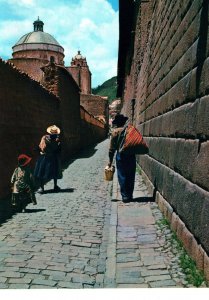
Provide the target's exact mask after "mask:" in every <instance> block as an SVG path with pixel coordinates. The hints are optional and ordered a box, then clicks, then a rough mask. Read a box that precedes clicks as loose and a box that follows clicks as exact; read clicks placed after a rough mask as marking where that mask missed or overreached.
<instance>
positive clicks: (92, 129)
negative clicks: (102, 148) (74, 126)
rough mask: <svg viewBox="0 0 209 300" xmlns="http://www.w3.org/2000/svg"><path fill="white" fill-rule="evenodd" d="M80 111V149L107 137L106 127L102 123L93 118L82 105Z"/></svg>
mask: <svg viewBox="0 0 209 300" xmlns="http://www.w3.org/2000/svg"><path fill="white" fill-rule="evenodd" d="M80 113H81V131H80V132H81V135H80V149H85V148H86V147H87V146H90V145H92V144H96V143H98V142H100V141H102V140H104V139H105V138H106V137H107V128H106V126H105V124H104V123H102V122H100V121H99V120H97V119H95V118H94V116H93V115H92V114H90V113H89V112H88V111H87V110H86V109H85V108H84V107H83V106H81V107H80Z"/></svg>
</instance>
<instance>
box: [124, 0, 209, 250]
mask: <svg viewBox="0 0 209 300" xmlns="http://www.w3.org/2000/svg"><path fill="white" fill-rule="evenodd" d="M136 5H138V6H139V7H138V9H137V15H136V22H135V24H132V26H134V28H132V31H135V39H134V43H133V55H132V57H131V59H129V60H128V58H127V61H126V65H128V64H129V65H130V68H129V70H128V71H126V74H125V77H124V83H125V84H124V90H123V110H122V112H123V113H125V114H127V115H129V116H131V113H133V119H134V123H135V125H136V126H137V127H138V128H139V129H140V131H141V132H142V133H143V135H144V136H145V137H146V141H147V142H148V144H149V148H150V153H149V155H145V156H141V157H140V158H139V163H140V165H141V166H142V168H143V170H144V172H145V173H146V175H147V176H148V178H149V180H150V181H151V182H152V184H153V185H154V188H155V191H157V193H159V194H160V195H161V196H162V197H163V198H164V199H165V200H166V201H168V203H169V204H170V205H171V207H172V209H173V211H174V212H175V213H176V214H177V215H178V216H179V217H180V219H181V220H182V221H183V222H184V224H185V225H186V227H187V228H188V230H189V231H190V232H191V233H192V234H193V235H194V237H195V238H196V240H197V241H198V243H200V244H201V245H202V247H203V249H204V250H205V251H206V252H207V254H209V117H208V116H209V80H208V78H209V30H208V5H209V2H208V1H207V0H205V1H204V0H192V1H191V0H179V1H167V0H161V1H136ZM145 8H146V9H145ZM135 11H136V10H135ZM122 22H123V21H122ZM124 26H125V25H124ZM121 28H123V25H121ZM124 28H125V27H124ZM132 98H134V99H135V106H134V107H132V109H131V101H130V100H131V99H132Z"/></svg>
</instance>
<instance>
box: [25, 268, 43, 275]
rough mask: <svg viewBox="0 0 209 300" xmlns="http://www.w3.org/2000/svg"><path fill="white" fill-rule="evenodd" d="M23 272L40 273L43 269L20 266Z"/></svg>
mask: <svg viewBox="0 0 209 300" xmlns="http://www.w3.org/2000/svg"><path fill="white" fill-rule="evenodd" d="M20 272H21V273H29V274H39V273H40V272H41V270H39V269H33V268H20Z"/></svg>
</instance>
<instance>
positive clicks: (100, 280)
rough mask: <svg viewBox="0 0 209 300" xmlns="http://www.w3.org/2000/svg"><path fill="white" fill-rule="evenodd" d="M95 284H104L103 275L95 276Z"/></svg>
mask: <svg viewBox="0 0 209 300" xmlns="http://www.w3.org/2000/svg"><path fill="white" fill-rule="evenodd" d="M96 283H99V284H101V283H102V284H103V283H104V274H97V275H96Z"/></svg>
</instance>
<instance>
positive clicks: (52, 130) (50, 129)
mask: <svg viewBox="0 0 209 300" xmlns="http://www.w3.org/2000/svg"><path fill="white" fill-rule="evenodd" d="M46 131H47V132H48V133H49V134H60V129H59V127H57V126H56V125H51V126H49V127H48V128H47V130H46Z"/></svg>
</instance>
